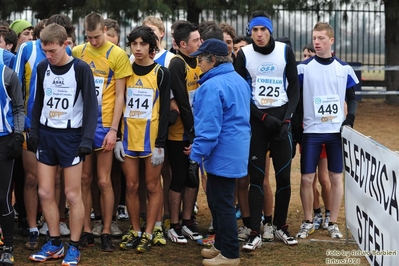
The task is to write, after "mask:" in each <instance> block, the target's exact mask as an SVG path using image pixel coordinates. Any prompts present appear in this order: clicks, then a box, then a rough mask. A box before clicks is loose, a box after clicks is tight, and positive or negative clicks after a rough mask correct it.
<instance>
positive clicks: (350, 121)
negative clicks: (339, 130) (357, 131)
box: [341, 114, 355, 128]
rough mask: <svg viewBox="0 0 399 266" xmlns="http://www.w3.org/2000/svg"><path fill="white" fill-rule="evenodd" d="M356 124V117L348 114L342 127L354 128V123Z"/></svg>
mask: <svg viewBox="0 0 399 266" xmlns="http://www.w3.org/2000/svg"><path fill="white" fill-rule="evenodd" d="M354 122H355V116H354V115H353V114H347V115H346V119H345V121H344V122H343V123H342V126H341V127H343V126H350V127H352V128H353V123H354Z"/></svg>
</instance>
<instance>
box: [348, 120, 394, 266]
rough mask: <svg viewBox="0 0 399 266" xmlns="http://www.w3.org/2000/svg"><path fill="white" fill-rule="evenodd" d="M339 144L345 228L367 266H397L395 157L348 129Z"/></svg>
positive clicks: (382, 147)
mask: <svg viewBox="0 0 399 266" xmlns="http://www.w3.org/2000/svg"><path fill="white" fill-rule="evenodd" d="M398 134H399V133H398ZM342 142H343V155H344V173H345V214H346V224H347V226H348V228H349V230H350V232H351V234H352V235H353V237H354V239H355V240H356V242H357V244H358V245H359V248H360V249H361V250H362V254H363V255H365V257H366V258H367V260H368V261H369V262H370V265H399V255H398V251H399V206H398V178H399V154H397V153H395V152H393V151H391V150H389V149H388V148H386V147H384V146H383V145H381V144H379V143H378V142H376V141H374V140H372V139H370V138H368V137H366V136H364V135H362V134H360V133H359V132H357V131H356V130H353V129H351V128H349V127H344V128H343V131H342Z"/></svg>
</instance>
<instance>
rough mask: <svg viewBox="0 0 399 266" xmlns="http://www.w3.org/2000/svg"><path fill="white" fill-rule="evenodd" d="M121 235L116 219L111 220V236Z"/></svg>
mask: <svg viewBox="0 0 399 266" xmlns="http://www.w3.org/2000/svg"><path fill="white" fill-rule="evenodd" d="M121 235H123V232H122V230H121V229H120V228H119V226H118V223H117V222H116V221H112V222H111V236H115V237H118V236H121Z"/></svg>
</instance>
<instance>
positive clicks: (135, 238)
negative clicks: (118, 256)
mask: <svg viewBox="0 0 399 266" xmlns="http://www.w3.org/2000/svg"><path fill="white" fill-rule="evenodd" d="M140 239H141V237H139V235H138V233H137V232H136V231H133V229H131V230H129V232H127V234H126V235H124V236H122V242H121V243H120V244H119V247H120V248H121V249H123V250H126V249H128V248H136V247H137V245H138V244H139V243H140Z"/></svg>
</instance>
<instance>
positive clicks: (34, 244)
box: [25, 231, 39, 250]
mask: <svg viewBox="0 0 399 266" xmlns="http://www.w3.org/2000/svg"><path fill="white" fill-rule="evenodd" d="M25 247H26V248H27V249H30V250H33V249H36V248H38V247H39V232H38V231H33V232H29V239H28V241H27V242H26V244H25Z"/></svg>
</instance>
